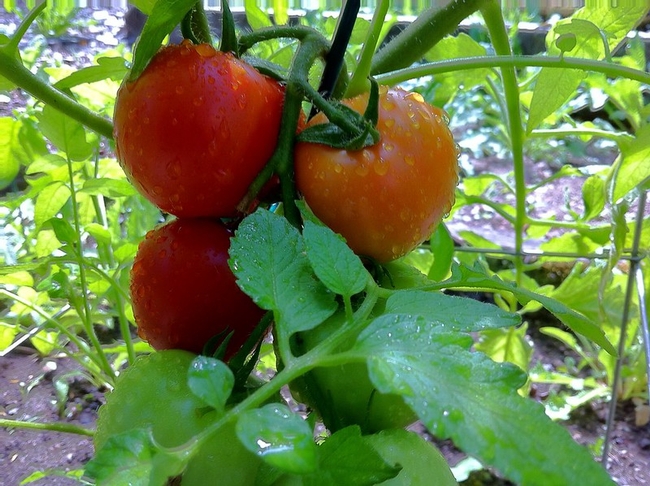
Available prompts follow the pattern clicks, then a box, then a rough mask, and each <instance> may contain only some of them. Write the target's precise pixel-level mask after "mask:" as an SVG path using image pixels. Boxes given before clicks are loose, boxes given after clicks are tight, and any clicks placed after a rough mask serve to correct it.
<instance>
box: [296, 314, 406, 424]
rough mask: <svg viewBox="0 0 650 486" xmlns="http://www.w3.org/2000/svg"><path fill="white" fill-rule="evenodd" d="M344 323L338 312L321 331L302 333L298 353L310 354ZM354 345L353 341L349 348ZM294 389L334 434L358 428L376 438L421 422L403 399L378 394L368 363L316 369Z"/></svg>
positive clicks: (302, 378)
mask: <svg viewBox="0 0 650 486" xmlns="http://www.w3.org/2000/svg"><path fill="white" fill-rule="evenodd" d="M344 322H345V314H344V313H343V312H337V313H336V314H334V315H333V316H332V317H330V318H329V319H327V320H326V321H325V322H324V323H322V324H320V325H319V326H318V327H316V328H314V329H311V330H309V331H306V332H301V333H300V334H299V335H298V336H297V338H296V343H297V348H298V349H297V350H298V351H299V352H307V351H309V350H310V349H312V348H314V347H315V346H317V345H318V344H319V343H320V342H321V341H323V340H324V339H326V338H327V337H328V336H330V335H331V334H332V333H333V332H335V331H336V330H337V329H338V328H339V327H340V326H341V325H343V323H344ZM352 343H353V340H352V342H350V343H348V344H349V345H351V344H352ZM348 347H349V346H348ZM345 350H346V349H338V350H337V351H345ZM290 387H291V390H292V391H293V392H295V393H296V395H297V398H298V399H299V400H304V401H305V402H306V403H307V405H310V406H311V407H312V408H314V409H315V410H317V411H318V412H319V414H320V416H321V418H322V419H323V423H324V424H325V426H326V427H327V428H328V429H329V430H330V431H332V432H335V431H337V430H340V429H342V428H344V427H347V426H350V425H358V426H359V427H360V428H361V431H362V432H363V433H364V434H372V433H375V432H378V431H380V430H384V429H399V428H402V427H406V426H408V425H410V424H412V423H413V422H415V421H416V420H417V416H416V414H415V413H414V412H413V410H412V409H411V408H410V407H409V406H408V405H406V403H405V402H404V399H403V398H402V397H401V396H399V395H392V394H385V393H380V392H378V391H377V389H376V388H375V386H374V385H373V384H372V382H371V381H370V377H369V376H368V368H367V366H366V364H365V363H346V364H344V365H341V366H327V367H318V368H314V369H313V370H311V371H310V372H309V373H308V374H307V375H305V376H303V377H301V378H300V379H298V380H296V382H294V383H292V384H291V385H290Z"/></svg>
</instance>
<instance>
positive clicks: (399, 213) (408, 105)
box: [295, 88, 458, 262]
mask: <svg viewBox="0 0 650 486" xmlns="http://www.w3.org/2000/svg"><path fill="white" fill-rule="evenodd" d="M379 96H380V104H379V120H378V124H377V129H378V131H379V133H380V137H381V138H380V141H379V143H377V144H375V145H373V146H370V147H366V148H364V149H361V150H355V151H347V150H343V149H337V148H332V147H328V146H325V145H321V144H316V143H306V142H303V143H298V144H296V148H295V171H296V184H297V187H298V190H299V191H300V192H301V193H302V195H303V196H304V198H305V201H306V202H307V204H308V205H309V207H310V208H311V209H312V211H313V212H314V214H315V215H316V216H317V217H318V218H319V219H321V220H322V221H323V222H324V223H325V224H326V225H328V226H329V227H330V228H331V229H332V230H334V231H336V232H337V233H340V234H341V235H342V236H343V237H345V239H346V240H347V242H348V245H349V246H350V247H351V248H352V249H353V250H354V251H355V252H356V253H357V254H359V255H364V256H367V257H371V258H374V259H375V260H377V261H379V262H387V261H390V260H394V259H396V258H399V257H401V256H403V255H405V254H406V253H408V252H409V251H411V250H412V249H414V248H415V247H416V246H418V245H419V244H420V243H422V242H423V241H424V240H426V239H427V238H429V237H430V236H431V234H432V233H433V230H434V229H435V227H436V225H437V224H438V223H439V222H440V221H441V220H442V218H443V217H444V216H445V214H447V213H448V212H449V211H450V210H451V207H452V205H453V202H454V191H455V188H456V185H457V183H458V160H457V159H458V157H457V149H456V144H455V143H454V140H453V137H452V134H451V132H450V130H449V128H448V127H447V123H446V121H445V120H446V115H445V114H444V112H443V111H442V110H440V109H438V108H434V107H432V106H430V105H428V104H427V103H425V102H424V100H423V99H422V97H421V96H420V95H419V94H417V93H409V92H407V91H404V90H402V89H390V90H387V89H386V88H383V89H382V90H381V91H380V95H379ZM367 103H368V94H365V95H360V96H358V97H355V98H351V99H349V100H345V101H344V104H346V105H347V106H349V107H351V108H353V109H354V110H356V111H358V112H360V113H363V111H364V110H365V107H366V105H367ZM325 121H326V118H325V117H324V116H323V115H322V114H320V115H317V116H316V117H314V118H313V119H312V120H311V121H310V122H309V124H308V125H309V126H310V125H313V124H317V123H324V122H325Z"/></svg>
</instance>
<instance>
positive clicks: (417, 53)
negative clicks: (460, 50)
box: [370, 0, 489, 75]
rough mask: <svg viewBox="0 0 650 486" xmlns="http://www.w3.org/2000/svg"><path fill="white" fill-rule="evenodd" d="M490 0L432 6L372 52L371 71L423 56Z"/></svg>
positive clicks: (402, 64) (461, 0)
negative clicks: (439, 7)
mask: <svg viewBox="0 0 650 486" xmlns="http://www.w3.org/2000/svg"><path fill="white" fill-rule="evenodd" d="M487 1H489V0H455V1H453V2H451V3H450V4H449V5H447V6H446V7H444V8H441V9H438V8H437V7H432V8H430V9H429V10H426V11H424V12H422V13H421V14H420V15H419V16H418V18H417V19H416V20H415V21H414V22H413V23H411V24H410V25H409V26H408V27H407V28H406V29H404V30H403V31H402V32H401V33H400V34H399V35H398V36H397V37H395V38H394V39H393V40H391V41H390V42H389V43H388V44H386V45H385V46H384V47H383V48H382V49H380V50H379V52H377V54H376V55H375V57H374V59H373V62H372V67H371V71H370V72H371V74H373V75H377V74H382V73H387V72H389V71H395V70H396V69H401V68H405V67H407V66H410V65H411V64H413V63H416V62H419V61H421V60H422V58H423V57H424V55H425V54H426V53H427V52H428V51H429V49H431V48H432V47H433V46H435V45H436V44H437V43H438V41H440V40H441V39H442V38H443V37H444V36H446V35H448V34H451V33H452V32H453V31H454V30H456V28H457V27H458V24H460V22H461V21H462V20H464V19H465V18H467V17H468V16H470V15H471V14H472V13H474V12H476V11H477V10H478V9H479V8H481V7H482V6H483V5H484V4H485V3H487Z"/></svg>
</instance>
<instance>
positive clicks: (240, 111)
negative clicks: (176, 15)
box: [114, 41, 284, 217]
mask: <svg viewBox="0 0 650 486" xmlns="http://www.w3.org/2000/svg"><path fill="white" fill-rule="evenodd" d="M283 102H284V90H283V88H282V87H281V86H280V85H279V84H278V83H276V82H275V81H274V80H272V79H271V78H268V77H266V76H263V75H262V74H260V73H259V72H258V71H256V70H255V69H254V68H253V67H252V66H250V65H248V64H246V63H245V62H243V61H241V60H239V59H237V58H236V57H234V56H233V55H232V54H230V53H224V52H221V51H217V50H215V49H214V48H213V47H212V46H210V45H207V44H199V45H193V44H191V43H189V42H188V41H186V42H184V43H183V44H181V45H173V46H168V47H164V48H162V49H161V50H160V51H159V52H158V53H157V54H156V55H155V56H154V57H153V59H152V60H151V62H150V63H149V65H148V66H147V68H146V69H145V70H144V72H143V73H142V74H141V75H140V76H139V77H138V78H137V79H136V80H135V81H132V82H131V81H125V83H124V84H123V85H122V86H121V87H120V89H119V91H118V93H117V98H116V103H115V116H114V126H115V129H114V138H115V145H116V149H117V158H118V160H119V161H120V164H121V165H122V167H123V168H124V171H125V172H126V174H127V176H128V178H129V179H130V180H131V182H132V183H133V185H134V186H135V187H136V188H137V189H138V190H139V191H140V192H141V193H142V194H143V195H144V196H145V197H147V198H148V199H149V200H150V201H151V202H153V203H154V204H155V205H156V206H158V207H159V208H160V209H162V210H163V211H165V212H168V213H171V214H174V215H176V216H179V217H201V216H213V217H231V216H235V215H236V214H237V211H236V206H237V204H238V203H239V202H240V201H241V199H242V198H243V196H244V195H245V194H246V192H247V190H248V187H249V185H250V184H251V182H252V181H253V179H254V178H255V176H256V175H257V174H258V172H259V171H260V170H261V169H262V168H263V167H264V165H265V164H266V162H267V161H268V159H269V158H270V157H271V155H272V154H273V151H274V150H275V146H276V139H277V136H278V132H279V127H280V118H281V114H282V105H283Z"/></svg>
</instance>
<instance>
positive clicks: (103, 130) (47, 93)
mask: <svg viewBox="0 0 650 486" xmlns="http://www.w3.org/2000/svg"><path fill="white" fill-rule="evenodd" d="M0 75H2V76H4V77H5V78H7V79H8V80H9V81H11V82H12V83H14V84H15V85H16V86H18V87H20V88H21V89H22V90H24V91H26V92H27V93H29V94H30V95H32V96H33V97H34V98H36V99H37V100H39V101H42V102H43V103H45V104H46V105H50V106H52V107H53V108H55V109H56V110H58V111H60V112H62V113H64V114H66V115H67V116H69V117H70V118H73V119H74V120H77V121H78V122H80V123H81V124H82V125H84V126H86V127H88V128H89V129H91V130H93V131H94V132H97V133H98V134H99V135H102V136H104V137H106V138H108V139H112V138H113V124H112V123H111V121H110V120H108V119H106V118H104V117H102V116H100V115H98V114H96V113H94V112H92V111H91V110H89V109H88V108H86V107H85V106H83V105H81V104H80V103H78V102H76V101H75V100H74V99H72V98H70V97H69V96H67V95H65V94H64V93H63V92H61V91H59V90H58V89H56V88H55V87H54V86H52V85H51V84H49V83H47V82H45V81H43V80H41V79H39V78H38V77H37V76H36V75H35V74H32V72H31V71H30V70H29V69H27V68H26V67H25V66H24V65H23V64H22V63H21V62H20V61H19V60H18V59H16V58H15V57H12V56H10V55H9V54H8V53H7V52H5V51H4V50H1V49H0Z"/></svg>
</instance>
